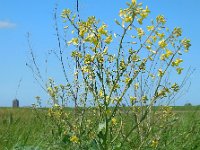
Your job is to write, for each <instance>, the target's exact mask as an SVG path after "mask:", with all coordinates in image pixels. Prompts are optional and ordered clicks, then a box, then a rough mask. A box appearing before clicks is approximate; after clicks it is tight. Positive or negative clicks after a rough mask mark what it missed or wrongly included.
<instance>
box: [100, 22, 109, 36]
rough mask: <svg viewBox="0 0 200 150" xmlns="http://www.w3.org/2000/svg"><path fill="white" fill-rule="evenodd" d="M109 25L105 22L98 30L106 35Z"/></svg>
mask: <svg viewBox="0 0 200 150" xmlns="http://www.w3.org/2000/svg"><path fill="white" fill-rule="evenodd" d="M106 27H107V26H106V25H105V24H103V25H102V26H101V27H100V28H99V29H98V32H99V33H100V34H104V35H107V31H106V30H105V28H106Z"/></svg>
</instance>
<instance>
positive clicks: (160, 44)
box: [158, 40, 167, 48]
mask: <svg viewBox="0 0 200 150" xmlns="http://www.w3.org/2000/svg"><path fill="white" fill-rule="evenodd" d="M158 45H159V46H160V47H161V48H165V47H166V46H167V43H166V42H165V40H161V41H159V42H158Z"/></svg>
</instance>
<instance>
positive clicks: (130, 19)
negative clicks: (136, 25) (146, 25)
mask: <svg viewBox="0 0 200 150" xmlns="http://www.w3.org/2000/svg"><path fill="white" fill-rule="evenodd" d="M132 20H133V18H132V17H131V16H126V17H125V18H124V21H125V22H131V21H132Z"/></svg>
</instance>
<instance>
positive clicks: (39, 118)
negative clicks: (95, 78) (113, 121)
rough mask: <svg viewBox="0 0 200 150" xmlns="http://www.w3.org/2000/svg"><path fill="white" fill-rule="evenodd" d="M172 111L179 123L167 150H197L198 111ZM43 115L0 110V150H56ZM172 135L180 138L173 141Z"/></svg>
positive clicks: (39, 111) (41, 112)
mask: <svg viewBox="0 0 200 150" xmlns="http://www.w3.org/2000/svg"><path fill="white" fill-rule="evenodd" d="M155 109H156V108H155ZM66 111H72V109H67V108H66ZM173 111H174V112H176V114H177V116H178V118H179V119H178V121H177V122H176V124H175V126H173V128H172V129H171V131H170V133H169V134H170V135H171V136H170V135H168V136H166V138H171V144H170V145H168V147H167V149H187V150H189V149H191V150H192V149H197V150H198V149H200V145H199V141H200V134H199V133H200V117H199V116H200V107H199V106H176V107H173ZM46 112H47V109H45V108H42V109H37V110H34V109H32V108H0V149H1V150H11V149H16V150H21V149H33V150H36V149H37V150H40V149H46V148H47V147H48V149H60V148H59V147H57V148H56V147H53V145H51V143H53V141H54V140H55V138H54V137H53V136H52V134H53V133H52V130H51V126H50V125H51V121H50V120H49V119H48V117H47V116H46V115H45V114H46ZM127 120H128V118H127ZM176 134H177V135H180V137H178V138H177V137H176V139H173V138H175V136H174V135H176ZM181 135H182V136H181ZM69 149H70V148H69Z"/></svg>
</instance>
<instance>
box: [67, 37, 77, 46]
mask: <svg viewBox="0 0 200 150" xmlns="http://www.w3.org/2000/svg"><path fill="white" fill-rule="evenodd" d="M67 44H68V45H70V44H73V45H78V38H72V39H71V41H69V42H67Z"/></svg>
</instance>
